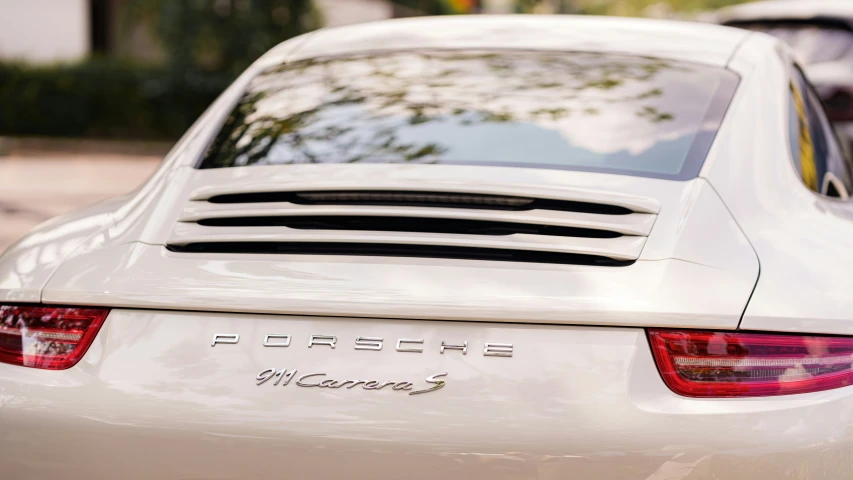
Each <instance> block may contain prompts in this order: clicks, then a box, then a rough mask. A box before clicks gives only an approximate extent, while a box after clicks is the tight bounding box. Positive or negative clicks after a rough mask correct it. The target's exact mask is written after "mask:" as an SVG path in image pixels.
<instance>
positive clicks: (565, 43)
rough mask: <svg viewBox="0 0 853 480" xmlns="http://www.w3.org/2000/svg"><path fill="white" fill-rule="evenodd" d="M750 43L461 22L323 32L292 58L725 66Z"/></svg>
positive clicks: (705, 33)
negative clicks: (583, 59)
mask: <svg viewBox="0 0 853 480" xmlns="http://www.w3.org/2000/svg"><path fill="white" fill-rule="evenodd" d="M605 31H606V33H602V32H605ZM746 36H747V33H746V32H744V31H742V30H737V29H728V28H725V27H719V26H716V25H707V24H697V23H686V22H673V21H660V20H651V19H636V18H631V19H627V18H618V17H593V16H571V15H488V16H481V15H472V16H465V15H458V16H451V17H419V18H405V19H398V20H391V21H383V22H375V23H366V24H360V25H351V26H346V27H339V28H331V29H325V30H321V31H319V32H317V33H316V34H314V35H312V36H311V37H310V38H309V39H308V41H307V42H305V44H304V45H303V46H302V47H301V48H298V49H296V50H295V51H294V53H293V56H292V58H293V59H294V60H299V59H303V58H314V57H320V56H327V55H341V54H344V53H348V52H361V51H370V50H410V49H418V48H453V49H462V48H464V49H478V48H484V49H488V48H496V47H498V48H508V49H520V50H574V51H586V52H616V53H628V54H637V55H644V56H653V57H660V58H670V59H676V60H685V61H689V62H697V63H705V64H708V65H716V66H720V67H722V66H725V65H726V62H727V61H728V59H729V57H730V56H731V54H732V52H733V51H734V50H735V48H737V46H738V44H739V43H740V42H741V41H742V40H743V39H744V38H745V37H746ZM279 63H280V62H279Z"/></svg>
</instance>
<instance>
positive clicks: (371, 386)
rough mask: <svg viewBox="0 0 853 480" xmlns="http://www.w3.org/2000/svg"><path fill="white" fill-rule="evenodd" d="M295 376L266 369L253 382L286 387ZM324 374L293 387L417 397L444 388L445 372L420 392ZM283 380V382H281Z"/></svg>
mask: <svg viewBox="0 0 853 480" xmlns="http://www.w3.org/2000/svg"><path fill="white" fill-rule="evenodd" d="M295 376H296V369H293V370H290V371H288V370H287V368H282V369H281V370H277V369H275V368H268V369H266V370H262V371H261V372H260V373H259V374H258V375H257V377H255V380H257V382H258V385H262V384H264V383H266V382H267V381H268V380H271V379H272V378H275V379H276V380H275V381H274V382H273V383H272V385H273V386H277V385H278V384H279V383H281V385H282V386H287V385H288V384H289V383H290V381H291V380H293V378H294V377H295ZM325 376H326V374H325V373H306V374H304V375H301V376H299V377H297V378H296V383H295V385H296V386H297V387H304V388H312V387H317V388H343V387H346V388H347V389H352V388H354V387H357V386H359V385H361V388H362V389H364V390H382V389H383V388H385V387H391V390H396V391H403V392H408V393H409V395H419V394H421V393H429V392H434V391H436V390H438V389H440V388H442V387H443V386H444V383H445V382H444V380H438V379H439V378H441V377H446V376H447V372H441V373H436V374H433V375H430V376H428V377H426V379H425V380H424V381H425V382H426V383H431V384H433V386H432V387H429V388H424V389H421V390H412V389H413V388H414V384H413V383H412V382H406V381H385V382H379V381H378V380H332V379H330V378H326V379H322V380H321V378H320V377H325ZM282 380H284V382H282Z"/></svg>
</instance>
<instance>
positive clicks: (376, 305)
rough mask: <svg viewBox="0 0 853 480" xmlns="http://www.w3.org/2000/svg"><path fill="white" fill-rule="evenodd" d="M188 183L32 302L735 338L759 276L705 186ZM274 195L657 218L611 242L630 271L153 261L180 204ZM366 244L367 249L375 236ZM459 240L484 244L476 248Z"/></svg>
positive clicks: (287, 169)
mask: <svg viewBox="0 0 853 480" xmlns="http://www.w3.org/2000/svg"><path fill="white" fill-rule="evenodd" d="M190 175H191V177H192V178H191V179H190V181H189V183H188V184H187V186H186V187H185V189H184V191H183V192H182V193H181V194H180V198H181V199H182V200H177V199H176V198H174V197H172V196H167V197H166V198H169V199H171V200H169V201H163V203H162V204H161V207H160V211H159V212H158V214H157V217H156V222H157V225H159V226H160V227H161V228H159V229H146V228H145V226H144V224H142V223H141V222H139V221H136V220H127V221H121V222H118V223H117V224H116V225H115V226H114V227H112V228H111V229H108V230H107V231H106V232H105V234H104V238H105V239H109V240H105V242H104V243H102V244H99V245H98V247H97V248H94V249H92V250H91V251H89V252H83V251H80V252H78V254H77V255H76V256H75V257H74V258H72V259H69V260H68V261H66V262H65V263H64V264H63V265H62V266H61V267H60V268H59V269H58V270H57V271H56V273H55V274H54V275H53V277H52V278H51V280H50V282H48V285H47V286H46V288H45V289H44V293H43V300H44V301H45V302H47V303H56V304H65V303H75V304H79V305H118V306H122V307H135V308H162V309H182V308H189V309H193V310H213V311H239V312H257V313H279V314H311V315H324V314H327V315H328V314H334V315H356V316H364V317H386V318H434V319H445V320H471V321H504V322H549V323H566V324H590V325H637V324H638V323H637V322H640V324H643V325H657V326H685V325H691V326H693V327H697V328H722V329H734V328H736V327H737V324H738V322H739V320H740V317H741V314H742V313H743V310H744V308H745V307H746V302H747V300H748V298H749V295H750V294H751V293H752V290H753V287H754V285H755V281H756V279H757V277H758V261H757V259H756V257H755V254H754V253H753V251H752V249H751V247H750V246H749V243H748V242H747V240H746V238H745V237H744V236H743V234H742V233H741V232H740V230H739V229H738V227H737V225H736V224H735V223H734V221H733V220H732V219H731V217H730V216H729V214H728V211H727V210H726V208H725V206H724V205H723V204H722V202H720V200H719V198H718V197H717V196H716V194H715V193H714V191H713V189H711V188H710V187H709V186H708V185H707V184H706V183H705V182H704V181H703V180H695V181H692V182H676V181H668V180H657V179H649V178H637V177H630V176H613V175H603V174H595V173H582V172H561V171H549V170H542V169H521V168H506V167H466V166H441V165H400V166H396V165H354V166H346V165H319V166H317V165H305V166H296V165H294V166H270V167H252V168H248V169H213V170H201V171H192V173H191V174H190ZM273 184H275V185H278V188H279V189H284V190H287V189H288V188H300V187H302V188H303V189H304V188H305V186H306V185H310V186H311V188H317V189H320V188H329V187H330V186H331V187H335V186H337V188H343V187H346V186H348V185H349V186H350V187H349V188H353V186H355V188H382V187H383V186H384V187H385V188H390V186H392V185H395V184H396V185H398V186H403V187H404V186H406V185H429V186H430V187H429V188H432V189H433V190H439V191H440V190H441V189H447V190H451V189H456V190H457V191H458V190H459V189H460V188H465V191H475V192H476V191H483V192H485V191H490V189H491V191H495V190H497V191H498V192H503V193H506V194H509V193H515V194H527V193H530V191H536V193H537V195H540V196H542V195H545V196H552V197H555V198H572V199H576V198H587V199H592V198H607V197H611V196H612V195H611V194H609V193H608V192H610V191H613V192H619V194H618V195H615V197H613V198H615V199H616V200H614V201H613V203H616V204H618V203H620V202H622V203H623V204H631V205H635V206H638V208H643V209H646V210H647V211H651V212H653V211H656V210H657V209H658V208H659V207H658V205H664V206H665V207H666V208H662V209H661V212H660V213H659V214H658V215H657V217H656V220H655V223H654V226H653V227H652V229H651V233H650V234H649V237H648V239H644V238H643V237H621V238H626V239H631V238H635V239H640V240H646V242H645V244H644V246H642V245H641V246H642V253H640V254H639V259H638V261H637V262H636V263H635V264H633V265H630V266H627V267H619V268H612V269H611V268H595V267H585V266H573V265H545V264H505V263H500V262H497V263H496V262H472V261H457V260H435V259H426V260H425V259H401V258H383V257H361V258H359V257H334V256H320V255H309V256H304V255H282V256H275V257H272V258H271V257H270V256H268V255H258V256H253V255H243V254H238V255H217V256H215V258H209V257H207V256H204V255H202V256H199V255H197V254H188V253H176V252H169V251H166V249H165V248H163V246H164V245H165V244H166V243H167V241H168V240H169V238H170V236H172V237H174V236H176V235H177V236H180V235H182V234H186V232H183V231H182V229H183V228H185V227H183V226H182V225H186V224H181V223H179V222H178V221H179V219H180V218H181V216H182V215H183V211H184V209H185V208H187V207H186V205H188V204H189V205H190V206H192V202H191V201H190V200H189V199H190V198H195V197H198V198H206V197H208V196H210V195H213V194H214V193H221V192H226V191H227V192H234V191H252V189H255V190H257V189H264V188H269V186H270V185H273ZM289 185H292V186H293V187H289ZM495 185H500V187H495ZM223 186H227V187H228V189H223ZM202 187H203V188H202ZM596 187H599V188H596ZM604 188H606V189H607V190H604ZM216 205H221V204H216ZM173 230H176V231H173ZM228 230H229V231H234V232H235V233H232V234H230V235H236V236H244V237H246V238H262V237H258V235H259V233H263V232H258V231H257V230H258V229H257V228H245V227H242V228H229V229H228ZM149 233H150V234H149ZM220 235H221V234H220ZM365 235H367V234H365ZM124 237H130V239H134V238H140V237H141V240H140V241H138V242H133V241H132V240H125V239H124ZM207 237H208V240H209V241H213V240H214V239H215V238H217V237H214V236H212V235H209V234H208V235H207ZM218 238H220V239H221V240H228V239H230V238H233V237H228V236H220V237H218ZM368 238H370V239H371V240H372V241H376V240H377V239H378V238H379V236H376V235H373V236H369V237H368ZM346 239H347V237H346V236H344V237H342V238H341V240H346ZM190 240H191V239H190ZM588 240H589V241H590V242H584V244H592V245H593V246H594V245H595V242H592V241H595V240H598V239H588ZM187 241H189V240H187ZM462 241H465V242H473V243H472V244H473V245H478V244H479V245H483V243H482V241H480V240H479V239H463V240H462ZM634 241H636V240H634ZM164 271H168V272H172V273H171V274H172V275H176V276H178V277H180V278H182V279H184V283H183V286H182V288H181V289H178V290H176V289H174V288H173V286H171V285H170V284H168V283H163V282H162V280H161V275H162V272H164ZM237 272H240V273H237ZM711 292H713V294H709V293H711Z"/></svg>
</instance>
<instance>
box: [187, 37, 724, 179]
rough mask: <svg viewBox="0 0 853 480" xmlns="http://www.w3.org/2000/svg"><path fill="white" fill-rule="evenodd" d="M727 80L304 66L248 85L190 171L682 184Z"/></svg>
mask: <svg viewBox="0 0 853 480" xmlns="http://www.w3.org/2000/svg"><path fill="white" fill-rule="evenodd" d="M736 84H737V76H736V75H735V74H734V73H732V72H730V71H727V70H725V69H721V68H715V67H709V66H703V65H695V64H690V63H684V62H675V61H670V60H662V59H656V58H645V57H636V56H624V55H609V54H607V55H605V54H593V53H566V52H530V51H490V52H479V51H478V52H472V51H415V52H412V51H409V52H401V53H366V54H359V55H352V56H343V57H329V58H318V59H312V60H305V61H300V62H298V63H293V64H289V65H282V66H279V67H275V68H272V69H269V70H267V71H265V72H264V73H262V74H260V75H259V76H257V77H256V78H254V79H253V81H252V82H251V83H250V85H249V87H248V89H247V91H246V92H245V94H244V95H243V97H242V99H241V100H240V101H239V102H238V104H237V105H236V107H235V108H234V110H233V111H232V112H231V114H230V115H229V117H228V118H227V120H226V121H225V123H224V125H223V127H222V129H221V131H220V132H219V133H218V134H217V135H216V137H215V139H214V141H213V142H212V144H211V146H210V148H209V149H208V152H207V153H206V155H205V156H204V158H203V159H202V162H201V164H200V168H220V167H244V166H252V165H285V164H306V163H422V164H478V165H499V166H522V167H532V168H555V169H570V170H583V171H596V172H609V173H621V174H630V175H640V176H651V177H659V178H670V179H687V178H693V177H695V176H696V175H697V174H698V172H699V169H700V168H701V165H702V162H703V161H704V158H705V155H706V154H707V151H708V149H709V148H710V145H711V142H712V141H713V137H714V134H715V133H716V131H717V129H718V128H719V125H720V122H721V121H722V118H723V115H724V113H725V110H726V107H727V106H728V103H729V101H730V99H731V97H732V95H733V93H734V90H735V87H736Z"/></svg>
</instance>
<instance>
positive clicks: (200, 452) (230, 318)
mask: <svg viewBox="0 0 853 480" xmlns="http://www.w3.org/2000/svg"><path fill="white" fill-rule="evenodd" d="M217 333H218V334H232V333H235V334H239V335H240V339H239V342H238V343H237V344H217V345H216V346H213V347H212V346H211V340H212V338H213V336H214V334H217ZM268 334H280V335H291V341H290V345H289V346H288V347H264V346H263V342H264V337H265V336H266V335H268ZM311 334H322V335H334V336H336V337H337V339H338V342H337V344H336V347H335V348H334V349H332V348H330V347H329V346H324V345H315V346H313V347H311V348H308V340H309V336H310V335H311ZM359 336H362V337H381V338H383V339H384V345H383V349H382V350H381V351H371V350H356V349H355V348H354V341H355V338H356V337H359ZM399 338H407V339H423V340H424V343H423V348H424V351H423V353H413V352H398V351H396V348H395V343H396V341H397V339H399ZM272 341H273V342H278V343H284V342H285V341H286V340H285V339H284V338H283V337H279V338H277V339H273V340H272ZM442 341H445V342H447V343H448V344H462V342H464V341H467V342H468V350H467V354H465V355H463V354H462V352H461V351H460V350H453V349H448V350H446V351H445V353H444V354H441V353H439V349H440V345H441V342H442ZM486 342H490V343H511V344H513V356H512V357H511V358H505V357H493V356H485V355H484V354H483V348H484V344H485V343H486ZM407 346H408V347H412V348H416V347H419V346H420V345H419V344H408V345H406V344H403V347H407ZM267 368H275V369H277V370H280V369H282V368H287V370H288V371H289V370H292V369H296V370H297V373H296V374H295V375H294V377H293V379H292V380H291V382H290V384H288V385H287V386H283V385H282V384H281V383H283V382H281V383H280V384H279V385H273V383H274V381H275V379H272V380H269V381H267V382H265V383H264V384H262V385H257V384H256V383H257V382H256V375H258V373H259V372H261V371H262V370H265V369H267ZM444 372H446V373H447V376H446V377H442V379H443V380H445V381H446V384H445V386H444V387H443V388H441V389H439V390H435V391H431V392H428V393H425V394H421V395H408V391H406V390H397V391H394V390H393V386H390V385H389V386H388V388H384V389H382V390H365V389H364V388H362V386H356V388H351V389H350V388H345V387H344V388H338V389H332V388H319V387H310V388H307V387H299V386H297V385H296V383H295V382H296V381H297V379H298V378H299V377H301V376H302V375H305V374H309V373H325V374H326V375H325V376H316V377H308V378H306V379H304V383H306V384H308V383H318V382H319V381H321V380H323V379H335V380H349V379H357V380H364V381H369V380H376V381H378V382H380V383H382V382H384V381H396V382H402V381H410V382H412V384H413V385H412V389H413V390H418V389H423V388H428V387H431V386H433V385H434V384H430V383H427V382H426V380H425V379H426V378H427V377H429V376H431V375H434V374H436V373H444ZM403 388H405V385H403ZM851 426H853V387H848V388H844V389H839V390H834V391H828V392H820V393H815V394H808V395H794V396H787V397H775V398H764V399H744V400H697V399H687V398H683V397H679V396H677V395H675V394H673V393H672V392H671V391H669V390H668V389H667V387H666V386H665V385H664V384H663V382H662V381H661V379H660V377H659V376H658V373H657V370H656V368H655V366H654V361H653V359H652V356H651V353H650V350H649V346H648V342H647V339H646V336H645V333H644V331H643V330H642V329H630V328H599V327H569V326H540V325H518V324H489V323H465V322H428V321H411V320H365V319H347V318H335V319H332V318H318V317H282V316H268V315H234V314H210V313H204V314H199V313H169V312H149V311H131V310H116V311H113V312H112V313H111V314H110V317H109V318H108V320H107V322H106V324H105V325H104V327H103V329H102V330H101V332H100V334H99V335H98V338H97V339H96V341H95V343H94V344H93V345H92V347H91V348H90V350H89V352H88V353H87V354H86V357H85V358H84V359H83V361H81V363H79V364H78V365H77V366H75V367H73V368H72V369H70V370H66V371H59V372H54V371H41V370H34V369H28V368H21V367H13V366H9V365H0V471H2V472H3V477H4V478H15V479H30V478H38V479H43V478H51V477H55V478H60V477H61V478H67V479H72V478H87V479H92V478H119V477H120V478H125V479H136V478H139V479H151V478H157V479H163V480H167V479H186V478H193V479H225V478H227V479H231V478H234V479H236V478H263V477H265V476H274V477H277V478H318V479H319V478H339V477H346V478H365V479H382V478H395V479H396V478H411V479H419V478H424V479H426V478H430V479H433V478H437V477H443V478H491V479H519V478H555V479H557V478H559V479H564V478H590V479H592V478H606V479H651V480H657V479H660V480H662V479H682V478H684V479H729V478H731V479H736V478H751V479H756V480H760V479H774V480H775V479H780V478H809V479H821V478H827V479H835V478H850V476H851V475H853V429H851Z"/></svg>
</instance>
